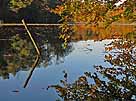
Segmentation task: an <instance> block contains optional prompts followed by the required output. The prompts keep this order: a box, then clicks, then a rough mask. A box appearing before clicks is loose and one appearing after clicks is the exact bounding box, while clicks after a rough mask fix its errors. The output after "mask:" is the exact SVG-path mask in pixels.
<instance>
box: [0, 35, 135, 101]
mask: <svg viewBox="0 0 136 101" xmlns="http://www.w3.org/2000/svg"><path fill="white" fill-rule="evenodd" d="M135 34H136V33H135ZM135 34H134V33H133V35H131V36H135ZM38 38H39V37H38ZM13 40H14V41H13ZM13 40H12V41H11V40H10V41H8V42H7V41H5V40H2V41H1V47H2V48H1V49H0V101H55V100H56V99H57V98H60V99H61V98H64V99H65V100H66V99H67V100H71V98H70V97H68V95H67V94H62V90H64V88H69V87H68V86H63V84H61V83H60V80H63V79H64V78H67V79H68V81H67V82H68V84H69V85H70V84H71V88H69V89H75V91H76V90H81V88H80V87H83V85H82V84H81V85H80V84H79V85H80V86H73V85H74V82H75V80H79V79H80V80H81V78H79V77H83V75H84V77H85V78H87V84H89V85H90V86H92V87H94V86H93V85H95V87H96V88H98V89H97V90H101V91H103V93H105V95H103V96H107V95H106V94H108V95H109V96H108V97H111V96H112V93H113V94H114V95H116V96H115V97H113V99H119V98H122V99H135V100H136V90H135V89H134V88H136V78H135V77H136V69H135V68H136V40H135V37H133V38H132V37H131V38H130V37H129V38H127V39H126V38H124V39H123V38H122V39H108V38H107V39H103V40H101V41H99V40H98V41H94V39H88V40H84V39H80V40H78V41H77V40H76V41H75V40H73V41H70V42H69V43H68V45H67V47H66V48H65V47H64V46H63V43H62V42H59V41H58V42H57V41H55V40H56V38H55V39H52V38H51V37H50V36H48V35H47V37H46V39H45V40H44V41H45V42H44V44H42V46H41V50H42V51H41V52H42V56H41V57H40V60H39V62H38V65H37V66H36V68H35V69H34V71H33V73H32V76H31V78H30V80H29V82H28V84H27V85H26V88H23V86H24V84H25V83H26V80H27V78H28V76H29V75H30V71H31V67H32V65H33V63H34V62H35V58H36V55H35V54H36V53H35V51H34V49H32V44H31V43H30V42H24V41H23V40H21V39H19V38H13ZM29 43H30V44H29ZM9 44H10V45H11V46H12V49H11V48H9ZM3 45H4V46H3ZM6 45H7V46H6ZM23 49H24V50H23ZM11 50H12V51H11ZM13 50H14V51H13ZM106 68H107V69H106ZM64 71H65V72H66V74H67V75H68V77H63V75H64V73H63V72H64ZM85 72H86V74H87V72H88V73H91V75H92V76H91V77H92V78H93V79H90V78H88V77H87V76H86V75H85ZM95 73H96V74H97V76H96V75H95ZM93 75H95V76H96V77H94V76H93ZM85 78H84V79H83V80H81V81H82V83H83V84H84V81H86V79H85ZM98 78H99V79H98ZM100 80H102V81H103V82H104V81H105V82H106V86H104V87H105V88H104V89H107V90H104V89H102V84H103V82H100ZM81 81H79V82H80V83H81ZM56 84H58V85H59V86H58V87H60V89H59V88H57V87H56V86H55V87H53V86H52V88H50V89H48V90H47V87H48V86H51V85H56ZM85 84H86V83H85ZM91 84H92V85H91ZM110 84H111V85H112V86H113V87H112V86H110ZM103 85H104V84H103ZM63 87H64V88H63ZM77 87H79V88H77ZM106 87H107V88H106ZM54 88H55V89H54ZM96 88H95V90H96ZM88 89H90V92H93V91H91V90H92V88H85V90H86V91H88ZM113 89H114V90H113ZM56 90H57V91H58V93H57V92H56ZM82 90H83V88H82ZM66 91H69V92H72V90H68V89H67V90H66ZM113 91H115V92H113ZM97 92H98V91H97ZM59 93H60V95H62V96H61V97H59V96H58V94H59ZM78 93H79V94H81V93H80V92H78ZM78 93H77V94H75V95H78ZM84 93H85V92H84ZM87 93H88V92H87ZM89 94H90V96H91V98H97V97H99V96H98V95H97V94H99V95H101V94H102V92H101V93H97V94H96V95H95V93H94V94H92V93H88V95H89ZM81 95H84V96H86V95H85V94H81ZM66 96H67V97H66ZM71 96H72V97H73V96H74V94H73V95H71ZM73 98H74V97H73ZM100 98H101V97H100ZM75 100H78V101H80V100H81V99H80V100H79V99H76V98H75V99H74V101H75ZM81 101H82V100H81Z"/></svg>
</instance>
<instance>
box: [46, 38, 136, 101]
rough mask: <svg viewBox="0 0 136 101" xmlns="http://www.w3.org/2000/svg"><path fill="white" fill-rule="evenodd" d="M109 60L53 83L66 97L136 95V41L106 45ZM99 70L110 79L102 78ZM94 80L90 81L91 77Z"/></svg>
mask: <svg viewBox="0 0 136 101" xmlns="http://www.w3.org/2000/svg"><path fill="white" fill-rule="evenodd" d="M105 51H106V55H105V62H108V63H110V64H111V67H105V66H101V65H100V66H94V68H95V69H96V71H97V72H95V73H93V74H92V73H91V72H85V73H84V75H83V76H80V77H79V78H78V79H77V80H75V81H74V82H73V83H69V82H68V81H67V79H68V77H67V73H66V72H64V80H60V82H61V85H51V86H49V87H48V88H54V89H55V90H56V91H57V92H58V94H59V96H60V97H61V98H62V99H63V100H65V101H91V100H92V101H93V100H100V101H110V100H125V101H128V100H134V99H136V89H135V88H136V69H135V68H136V41H135V40H133V41H132V40H123V39H118V40H114V41H113V42H111V43H110V44H108V45H106V47H105ZM99 74H101V75H103V77H105V78H106V79H107V80H106V79H100V77H99V76H98V75H99ZM89 78H91V79H93V81H94V83H89V82H88V79H89ZM48 88H47V89H48Z"/></svg>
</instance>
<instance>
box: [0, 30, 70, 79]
mask: <svg viewBox="0 0 136 101" xmlns="http://www.w3.org/2000/svg"><path fill="white" fill-rule="evenodd" d="M7 29H8V32H7V33H11V35H10V41H7V43H6V45H4V46H3V45H2V44H0V46H1V47H4V48H1V49H0V76H1V77H3V79H8V78H9V74H10V73H11V74H13V75H14V76H15V75H16V73H17V72H19V71H29V70H30V69H31V67H32V65H33V63H34V62H35V59H36V57H37V55H36V52H35V49H34V47H33V45H32V43H31V42H30V39H29V37H28V36H27V35H25V32H24V30H23V29H22V28H20V29H16V28H15V29H14V28H12V29H10V28H5V29H4V28H3V29H2V32H1V31H0V32H1V35H2V36H3V37H2V36H1V38H9V36H5V33H4V34H3V30H7ZM30 31H31V32H34V33H36V34H33V36H34V38H35V40H36V41H37V42H38V44H39V47H40V49H41V54H42V55H41V56H40V60H39V64H38V65H40V64H42V65H43V66H44V67H47V66H48V65H51V64H52V63H56V64H59V63H61V62H63V59H64V57H65V56H67V55H68V54H69V53H70V52H71V51H72V50H73V49H72V45H71V44H68V45H67V47H66V48H64V47H63V44H64V41H63V40H60V39H59V38H58V32H59V30H58V28H54V30H53V28H52V27H51V28H50V27H47V28H35V29H32V28H30ZM5 32H6V31H5ZM15 33H20V34H16V35H15ZM37 67H38V66H37Z"/></svg>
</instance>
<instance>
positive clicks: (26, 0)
mask: <svg viewBox="0 0 136 101" xmlns="http://www.w3.org/2000/svg"><path fill="white" fill-rule="evenodd" d="M32 1H33V0H10V1H9V6H10V9H11V10H13V11H15V12H18V10H19V9H21V8H25V7H27V6H28V5H30V4H31V3H32Z"/></svg>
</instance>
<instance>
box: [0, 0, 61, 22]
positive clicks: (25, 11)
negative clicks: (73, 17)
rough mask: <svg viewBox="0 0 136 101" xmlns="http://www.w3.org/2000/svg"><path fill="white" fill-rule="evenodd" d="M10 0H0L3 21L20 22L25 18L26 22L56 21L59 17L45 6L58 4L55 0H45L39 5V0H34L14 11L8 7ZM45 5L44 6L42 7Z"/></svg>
mask: <svg viewBox="0 0 136 101" xmlns="http://www.w3.org/2000/svg"><path fill="white" fill-rule="evenodd" d="M9 1H10V0H0V20H1V22H4V23H10V22H16V23H20V22H21V20H22V19H25V20H26V22H28V23H58V20H59V19H60V17H59V16H58V15H55V14H54V13H50V12H49V11H48V10H47V9H46V6H47V7H52V8H54V7H55V6H56V5H58V4H59V2H57V0H47V2H44V3H46V4H44V5H41V2H40V1H41V0H34V1H33V2H32V3H31V5H29V6H27V7H26V8H22V9H20V10H19V11H18V12H14V11H12V10H11V9H10V7H9ZM44 7H45V8H44Z"/></svg>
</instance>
